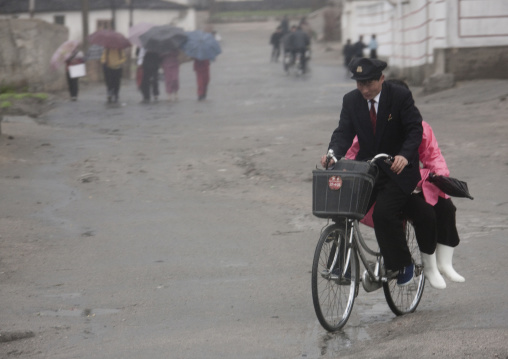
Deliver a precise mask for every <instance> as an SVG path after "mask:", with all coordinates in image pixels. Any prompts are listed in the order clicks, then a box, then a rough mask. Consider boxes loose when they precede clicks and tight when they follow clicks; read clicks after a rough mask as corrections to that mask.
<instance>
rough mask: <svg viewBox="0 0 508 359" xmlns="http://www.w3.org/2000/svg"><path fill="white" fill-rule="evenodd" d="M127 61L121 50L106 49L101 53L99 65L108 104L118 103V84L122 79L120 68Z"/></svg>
mask: <svg viewBox="0 0 508 359" xmlns="http://www.w3.org/2000/svg"><path fill="white" fill-rule="evenodd" d="M126 60H127V58H126V56H125V54H124V52H123V50H122V49H111V48H108V47H106V48H105V49H104V51H103V52H102V56H101V64H102V68H103V71H104V80H105V82H106V88H107V90H108V103H111V102H113V103H116V102H118V94H119V92H120V83H121V79H122V66H123V64H124V62H125V61H126Z"/></svg>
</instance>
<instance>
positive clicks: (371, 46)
mask: <svg viewBox="0 0 508 359" xmlns="http://www.w3.org/2000/svg"><path fill="white" fill-rule="evenodd" d="M377 47H378V44H377V40H376V34H372V37H371V38H370V42H369V50H370V58H371V59H377Z"/></svg>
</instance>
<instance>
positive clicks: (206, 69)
mask: <svg viewBox="0 0 508 359" xmlns="http://www.w3.org/2000/svg"><path fill="white" fill-rule="evenodd" d="M193 67H194V71H195V72H196V81H197V85H198V101H203V100H205V99H206V95H207V92H208V84H209V82H210V60H198V59H194V66H193Z"/></svg>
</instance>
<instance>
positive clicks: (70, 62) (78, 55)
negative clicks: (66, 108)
mask: <svg viewBox="0 0 508 359" xmlns="http://www.w3.org/2000/svg"><path fill="white" fill-rule="evenodd" d="M84 57H85V56H84V55H83V52H81V51H79V50H77V49H76V50H75V51H74V52H73V53H72V54H71V56H70V57H69V58H68V59H67V60H65V74H66V77H67V87H68V89H69V95H70V97H71V101H76V100H77V99H78V92H79V77H74V76H72V75H71V73H70V70H69V67H70V66H74V65H80V64H84V63H85V61H84Z"/></svg>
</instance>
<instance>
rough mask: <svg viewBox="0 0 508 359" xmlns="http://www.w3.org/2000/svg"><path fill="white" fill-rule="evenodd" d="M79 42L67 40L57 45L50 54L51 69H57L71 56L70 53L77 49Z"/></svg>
mask: <svg viewBox="0 0 508 359" xmlns="http://www.w3.org/2000/svg"><path fill="white" fill-rule="evenodd" d="M80 44H81V42H80V41H78V40H67V41H65V42H64V43H62V44H61V45H60V46H58V49H56V51H55V53H54V54H53V56H51V60H50V65H51V67H52V68H53V69H55V70H56V69H57V68H59V67H61V66H63V64H64V63H65V61H67V59H69V57H71V55H72V54H73V53H74V52H75V51H76V50H77V49H78V47H79V45H80Z"/></svg>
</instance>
